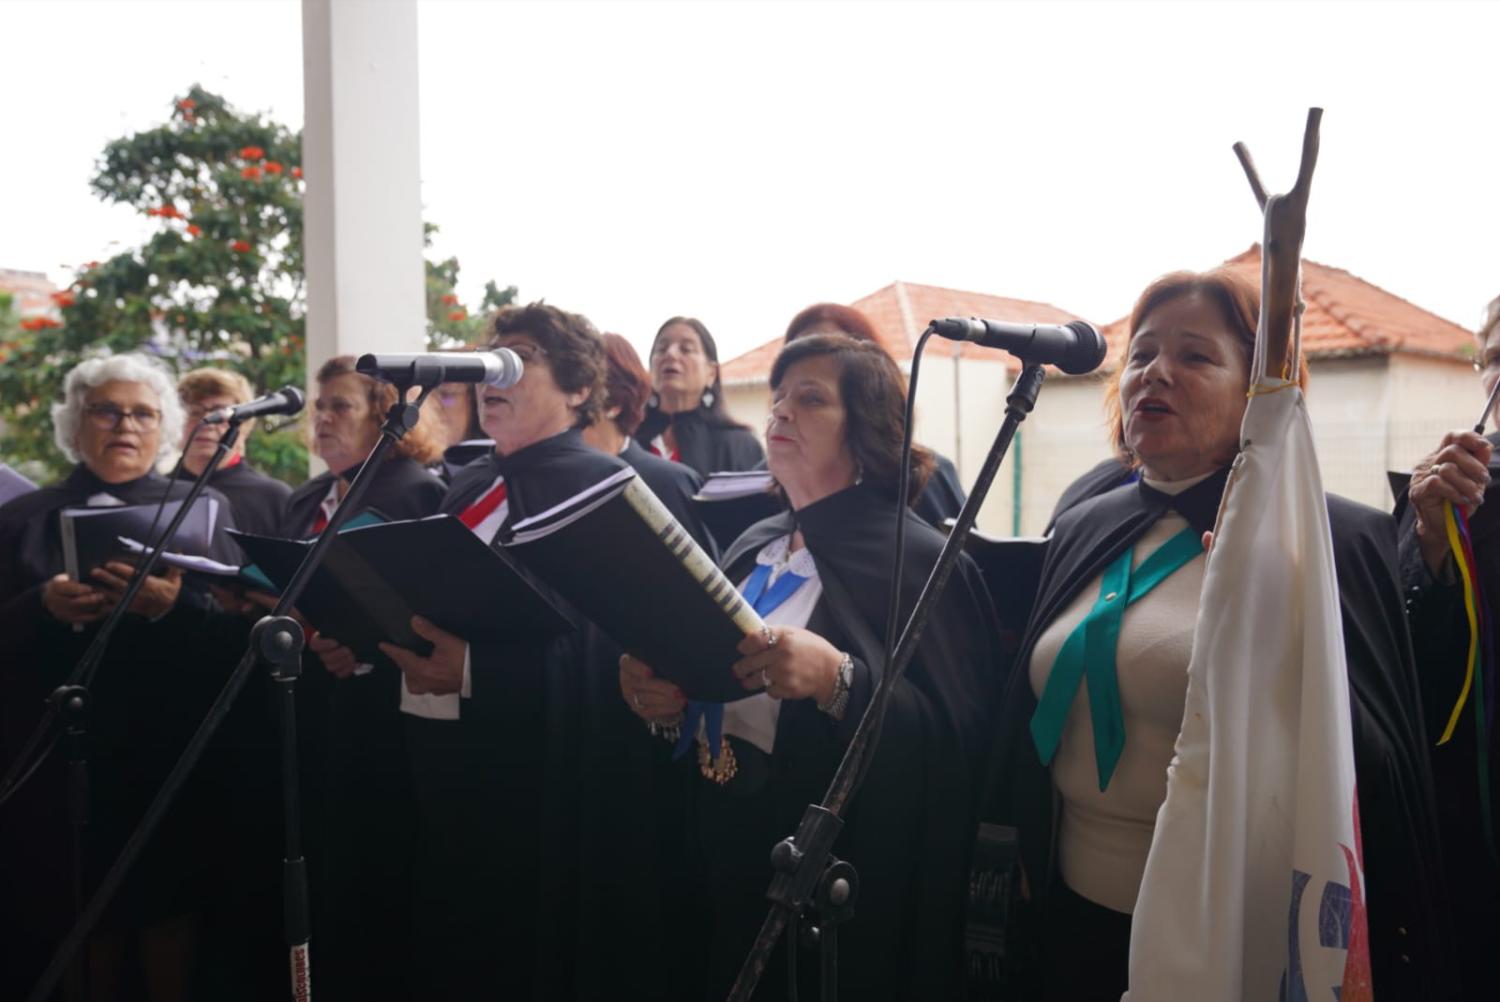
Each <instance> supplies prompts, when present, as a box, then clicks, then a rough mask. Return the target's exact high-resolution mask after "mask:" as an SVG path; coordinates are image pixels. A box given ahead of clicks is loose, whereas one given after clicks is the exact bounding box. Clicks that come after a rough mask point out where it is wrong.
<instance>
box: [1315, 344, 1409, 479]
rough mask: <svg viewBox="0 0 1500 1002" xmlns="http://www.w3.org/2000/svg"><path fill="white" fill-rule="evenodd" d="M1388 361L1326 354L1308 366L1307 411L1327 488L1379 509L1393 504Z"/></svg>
mask: <svg viewBox="0 0 1500 1002" xmlns="http://www.w3.org/2000/svg"><path fill="white" fill-rule="evenodd" d="M1388 363H1389V357H1388V356H1383V355H1381V356H1373V357H1367V358H1332V359H1322V360H1316V361H1314V362H1312V363H1311V364H1310V365H1309V366H1308V369H1309V372H1308V377H1309V378H1308V386H1307V413H1308V416H1309V418H1310V419H1311V420H1312V428H1313V445H1314V447H1315V448H1316V449H1317V451H1318V466H1319V468H1320V469H1321V471H1322V474H1323V489H1324V490H1326V491H1329V492H1331V493H1334V494H1342V495H1343V496H1344V497H1347V498H1351V499H1353V500H1355V501H1359V502H1362V503H1364V504H1367V505H1372V506H1374V507H1376V508H1389V507H1390V502H1389V499H1390V491H1389V489H1388V488H1387V487H1386V477H1385V471H1386V443H1387V440H1388V438H1389V435H1390V427H1391V399H1390V392H1391V386H1390V378H1389V377H1390V368H1389V364H1388Z"/></svg>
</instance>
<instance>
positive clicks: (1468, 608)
mask: <svg viewBox="0 0 1500 1002" xmlns="http://www.w3.org/2000/svg"><path fill="white" fill-rule="evenodd" d="M1443 524H1444V525H1445V526H1446V528H1447V530H1448V545H1449V546H1450V547H1452V549H1453V560H1454V562H1455V563H1456V564H1458V573H1459V574H1460V575H1462V576H1463V579H1464V612H1465V613H1466V614H1467V615H1468V617H1469V660H1468V670H1467V671H1466V672H1465V673H1464V687H1463V691H1462V692H1460V693H1459V694H1458V702H1457V703H1455V704H1454V706H1453V713H1452V714H1451V715H1449V717H1448V726H1447V727H1446V728H1444V729H1443V736H1442V737H1441V738H1438V744H1439V745H1445V744H1447V743H1448V741H1449V740H1450V739H1452V737H1453V730H1454V728H1456V727H1457V726H1458V717H1459V714H1461V713H1462V712H1463V709H1464V704H1465V703H1467V702H1468V701H1469V690H1470V689H1471V688H1473V686H1474V665H1475V663H1476V662H1477V661H1478V653H1479V617H1478V615H1477V613H1476V612H1475V611H1474V579H1473V578H1472V577H1471V576H1470V572H1469V562H1468V560H1467V559H1465V557H1464V544H1463V540H1462V539H1460V538H1459V535H1458V520H1457V519H1456V518H1454V516H1453V502H1451V501H1445V502H1443Z"/></svg>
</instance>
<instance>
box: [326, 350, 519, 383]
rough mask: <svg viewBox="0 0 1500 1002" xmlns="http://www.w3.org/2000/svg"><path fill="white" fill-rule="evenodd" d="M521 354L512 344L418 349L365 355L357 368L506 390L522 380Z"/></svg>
mask: <svg viewBox="0 0 1500 1002" xmlns="http://www.w3.org/2000/svg"><path fill="white" fill-rule="evenodd" d="M524 368H525V367H524V366H523V365H522V364H521V356H520V355H517V354H516V353H515V352H513V351H511V350H510V349H509V348H491V349H489V350H488V351H465V352H441V351H429V352H418V353H415V354H410V355H361V356H360V357H359V361H357V362H355V363H354V369H355V371H356V372H360V373H363V374H364V375H366V376H373V377H375V378H376V379H383V380H385V381H386V382H388V383H403V384H405V385H407V386H436V385H438V384H439V383H483V384H484V385H486V386H498V387H500V388H501V389H502V390H503V389H507V388H509V387H511V386H514V385H516V384H517V383H519V382H520V381H521V374H522V372H523V371H524Z"/></svg>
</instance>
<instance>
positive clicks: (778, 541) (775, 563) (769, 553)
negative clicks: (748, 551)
mask: <svg viewBox="0 0 1500 1002" xmlns="http://www.w3.org/2000/svg"><path fill="white" fill-rule="evenodd" d="M791 547H792V537H791V536H778V537H776V538H775V539H773V540H771V541H770V542H769V543H767V544H766V545H765V546H762V547H761V548H760V552H759V553H757V554H756V555H755V562H756V563H757V564H770V565H771V567H772V568H773V570H772V572H771V574H772V576H773V577H780V575H781V572H782V571H791V572H792V573H793V574H796V575H797V576H798V577H804V578H815V577H817V576H818V565H817V564H816V563H814V562H813V555H812V551H811V550H809V549H808V548H807V547H805V546H804V547H802V549H800V550H798V551H796V552H795V553H791V554H788V551H789V550H790V549H791Z"/></svg>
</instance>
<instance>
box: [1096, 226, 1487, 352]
mask: <svg viewBox="0 0 1500 1002" xmlns="http://www.w3.org/2000/svg"><path fill="white" fill-rule="evenodd" d="M1223 266H1224V267H1225V268H1227V269H1229V270H1230V271H1234V272H1236V273H1238V274H1240V275H1242V276H1244V277H1245V278H1248V279H1249V280H1250V281H1251V282H1253V283H1254V284H1255V285H1257V286H1259V285H1260V244H1258V243H1257V244H1252V245H1251V246H1250V249H1249V250H1247V251H1245V252H1244V253H1243V254H1239V255H1237V256H1235V257H1232V258H1230V259H1229V260H1228V261H1225V262H1224V265H1223ZM1302 299H1303V301H1304V302H1306V303H1307V309H1306V311H1305V312H1304V313H1303V314H1302V345H1303V349H1304V351H1306V353H1307V356H1308V357H1309V358H1338V357H1349V356H1354V355H1384V354H1398V353H1399V354H1411V355H1428V356H1436V357H1441V358H1452V359H1456V360H1461V361H1464V362H1467V361H1468V360H1469V359H1470V358H1472V357H1473V353H1474V334H1473V332H1472V331H1469V330H1465V329H1464V328H1462V327H1460V326H1458V325H1457V324H1455V323H1453V322H1451V321H1448V320H1444V319H1443V318H1442V317H1440V316H1437V315H1436V314H1433V313H1429V312H1427V311H1426V310H1424V309H1422V308H1421V307H1420V306H1415V305H1413V304H1411V303H1409V302H1407V301H1406V300H1404V299H1402V298H1401V297H1400V296H1397V295H1395V294H1394V293H1391V292H1387V291H1386V290H1385V289H1382V288H1380V287H1379V286H1377V285H1372V284H1370V283H1369V282H1366V281H1365V280H1364V279H1362V278H1359V277H1357V276H1355V275H1351V274H1349V272H1347V271H1345V270H1343V269H1342V268H1331V267H1329V266H1328V265H1326V264H1318V263H1317V262H1316V261H1309V260H1307V259H1305V258H1304V259H1303V261H1302ZM1129 319H1130V318H1129V316H1125V317H1121V318H1120V319H1119V320H1116V321H1115V322H1114V323H1112V324H1110V325H1109V326H1108V327H1105V328H1103V334H1104V338H1105V340H1106V341H1107V342H1109V355H1108V356H1107V358H1106V360H1105V367H1106V368H1112V367H1113V366H1114V364H1115V361H1116V360H1117V359H1118V358H1119V355H1120V352H1121V351H1122V350H1123V348H1124V341H1125V337H1126V333H1127V332H1126V329H1125V328H1126V324H1127V323H1128V321H1129Z"/></svg>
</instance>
